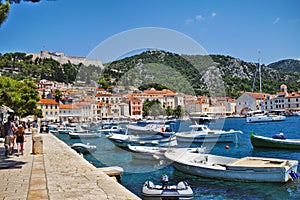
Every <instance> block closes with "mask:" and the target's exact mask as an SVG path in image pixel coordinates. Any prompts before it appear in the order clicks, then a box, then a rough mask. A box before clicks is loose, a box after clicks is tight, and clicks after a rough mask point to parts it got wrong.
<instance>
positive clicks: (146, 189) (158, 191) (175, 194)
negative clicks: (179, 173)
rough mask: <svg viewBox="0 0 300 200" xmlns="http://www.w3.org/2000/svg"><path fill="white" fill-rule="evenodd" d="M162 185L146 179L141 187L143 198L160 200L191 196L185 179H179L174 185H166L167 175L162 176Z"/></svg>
mask: <svg viewBox="0 0 300 200" xmlns="http://www.w3.org/2000/svg"><path fill="white" fill-rule="evenodd" d="M161 182H162V185H155V184H154V183H153V182H152V181H146V182H145V183H144V184H143V187H142V199H143V200H162V199H170V200H171V199H182V200H188V199H192V198H193V195H194V193H193V190H192V188H191V187H190V186H189V185H188V183H187V182H185V181H180V182H179V183H177V184H176V185H167V183H168V177H167V176H166V175H163V176H162V180H161Z"/></svg>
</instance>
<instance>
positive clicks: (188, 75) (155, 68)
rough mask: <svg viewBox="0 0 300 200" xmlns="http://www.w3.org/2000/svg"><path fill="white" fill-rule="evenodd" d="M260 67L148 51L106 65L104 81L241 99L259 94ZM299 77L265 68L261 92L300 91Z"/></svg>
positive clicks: (228, 59) (237, 61) (211, 57)
mask: <svg viewBox="0 0 300 200" xmlns="http://www.w3.org/2000/svg"><path fill="white" fill-rule="evenodd" d="M257 66H258V64H257V63H250V62H245V61H242V60H240V59H237V58H233V57H230V56H224V55H208V56H202V55H178V54H174V53H169V52H164V51H147V52H143V53H141V54H139V55H134V56H131V57H128V58H124V59H121V60H118V61H115V62H112V63H109V64H106V69H105V70H104V73H103V77H105V78H106V80H107V81H109V82H112V81H115V82H114V84H118V85H125V87H126V86H135V87H140V88H146V87H147V85H153V84H154V83H157V85H161V86H163V87H167V88H169V89H171V90H173V91H175V92H184V93H188V94H196V95H211V96H224V95H225V94H224V91H225V93H226V95H227V96H231V97H238V96H240V94H241V93H242V92H245V91H247V92H250V91H251V90H252V84H253V81H254V77H256V81H255V84H254V91H256V92H259V80H258V70H257ZM299 82H300V75H299V74H298V73H294V72H293V73H292V72H290V71H282V70H277V69H274V68H273V67H269V66H265V65H262V85H263V86H262V89H263V92H265V93H270V94H275V93H276V92H278V91H279V88H280V85H282V84H286V85H287V86H288V90H289V91H298V90H299Z"/></svg>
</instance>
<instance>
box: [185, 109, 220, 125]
mask: <svg viewBox="0 0 300 200" xmlns="http://www.w3.org/2000/svg"><path fill="white" fill-rule="evenodd" d="M189 118H190V120H191V121H192V123H193V124H207V123H211V122H215V121H216V120H217V119H216V117H214V116H211V115H208V114H205V113H198V112H195V113H190V116H189Z"/></svg>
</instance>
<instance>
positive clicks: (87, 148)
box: [71, 143, 97, 154]
mask: <svg viewBox="0 0 300 200" xmlns="http://www.w3.org/2000/svg"><path fill="white" fill-rule="evenodd" d="M71 148H72V149H74V150H75V151H76V152H77V153H82V154H88V153H93V152H95V151H96V149H97V147H96V146H95V145H90V144H89V143H87V144H83V143H74V144H73V145H72V146H71Z"/></svg>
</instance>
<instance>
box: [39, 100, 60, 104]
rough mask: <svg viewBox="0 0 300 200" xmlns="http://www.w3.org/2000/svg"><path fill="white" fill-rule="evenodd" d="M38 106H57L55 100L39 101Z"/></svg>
mask: <svg viewBox="0 0 300 200" xmlns="http://www.w3.org/2000/svg"><path fill="white" fill-rule="evenodd" d="M38 104H48V105H58V103H57V102H56V101H55V99H40V100H39V102H38Z"/></svg>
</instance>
